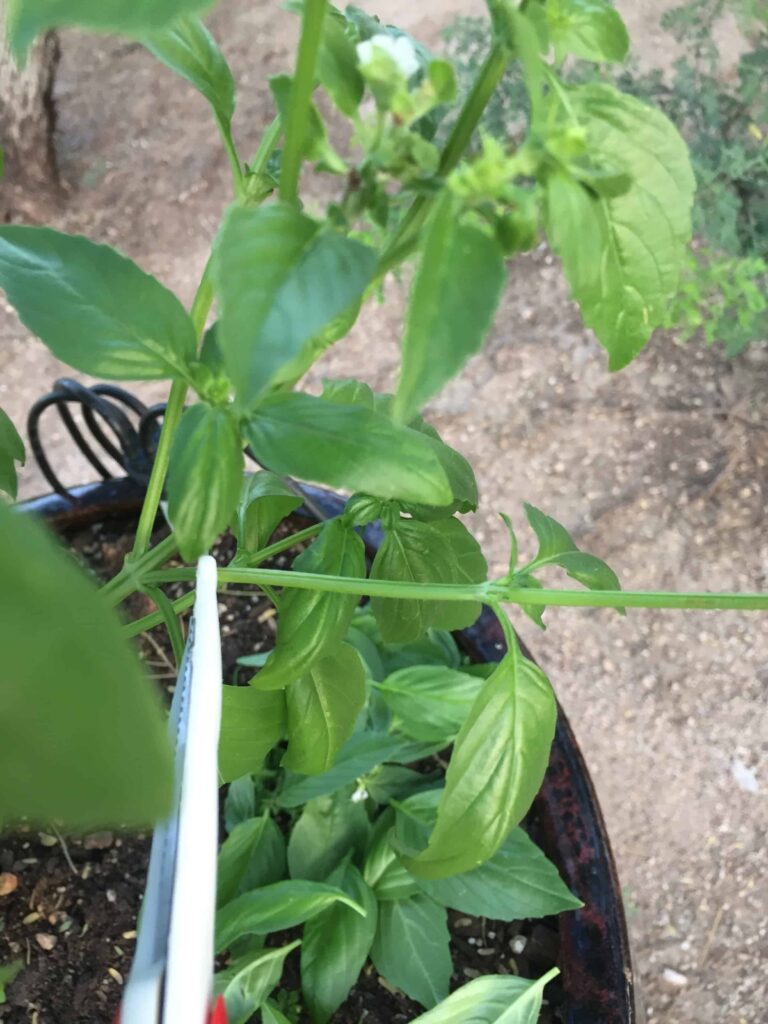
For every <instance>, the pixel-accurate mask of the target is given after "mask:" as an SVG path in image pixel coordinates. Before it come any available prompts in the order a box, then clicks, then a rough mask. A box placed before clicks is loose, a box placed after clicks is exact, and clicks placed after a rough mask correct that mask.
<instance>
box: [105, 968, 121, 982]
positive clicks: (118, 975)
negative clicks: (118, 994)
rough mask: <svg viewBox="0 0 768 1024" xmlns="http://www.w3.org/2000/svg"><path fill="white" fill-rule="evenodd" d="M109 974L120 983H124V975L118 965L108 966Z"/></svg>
mask: <svg viewBox="0 0 768 1024" xmlns="http://www.w3.org/2000/svg"><path fill="white" fill-rule="evenodd" d="M107 974H108V975H109V976H110V978H113V979H114V980H115V981H116V982H117V984H118V985H122V984H123V976H122V974H121V973H120V971H118V969H117V968H116V967H108V968H107Z"/></svg>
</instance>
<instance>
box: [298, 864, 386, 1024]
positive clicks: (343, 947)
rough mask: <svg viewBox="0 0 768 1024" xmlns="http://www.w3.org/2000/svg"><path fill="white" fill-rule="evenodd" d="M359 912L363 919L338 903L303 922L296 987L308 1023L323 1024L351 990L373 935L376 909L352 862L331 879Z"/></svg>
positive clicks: (363, 962)
mask: <svg viewBox="0 0 768 1024" xmlns="http://www.w3.org/2000/svg"><path fill="white" fill-rule="evenodd" d="M329 882H330V883H331V884H332V885H338V886H339V887H340V888H341V889H343V890H344V892H346V893H347V895H348V896H350V897H351V898H352V899H353V900H355V902H356V903H358V904H359V905H360V906H361V907H362V908H363V910H365V917H361V916H360V914H356V913H355V912H354V911H353V910H350V908H349V907H346V906H344V904H342V903H337V904H335V905H334V906H332V907H331V908H330V909H328V910H324V911H323V913H322V914H318V915H317V917H313V918H312V920H311V921H307V923H306V925H305V926H304V942H303V944H302V947H301V989H302V995H303V997H304V1002H305V1003H306V1006H307V1009H308V1010H309V1013H310V1017H311V1019H312V1022H313V1024H327V1021H329V1020H330V1019H331V1017H332V1016H333V1014H334V1013H335V1012H336V1010H337V1009H338V1008H339V1007H340V1006H341V1004H342V1003H343V1002H344V1000H345V999H346V998H347V996H348V995H349V993H350V991H351V990H352V987H353V985H354V984H355V982H356V981H357V979H358V977H359V976H360V972H361V971H362V969H363V966H364V965H365V961H366V960H367V959H368V952H369V950H370V948H371V945H372V943H373V937H374V935H375V934H376V923H377V920H378V906H377V904H376V898H375V896H374V895H373V893H372V892H371V890H370V888H369V887H368V886H367V885H366V884H365V882H364V880H363V877H362V875H361V874H360V872H359V871H358V870H357V868H356V867H355V866H354V864H350V863H348V862H347V863H346V864H342V865H340V866H339V868H338V869H337V870H336V871H335V872H334V873H333V875H331V877H330V879H329Z"/></svg>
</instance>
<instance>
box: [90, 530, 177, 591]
mask: <svg viewBox="0 0 768 1024" xmlns="http://www.w3.org/2000/svg"><path fill="white" fill-rule="evenodd" d="M177 551H178V544H177V543H176V538H175V536H174V535H173V534H172V533H171V534H169V535H168V536H167V537H166V538H165V540H161V541H160V543H159V544H156V545H155V546H154V547H153V548H152V549H151V550H150V551H146V552H145V553H144V554H143V555H141V557H140V558H136V559H133V560H129V561H128V562H127V564H125V565H124V566H123V568H122V569H121V570H120V572H119V573H118V574H117V576H114V577H113V578H112V579H111V580H110V581H109V582H108V583H105V584H104V586H103V587H102V590H101V592H102V594H104V596H105V597H106V598H107V599H108V600H109V602H110V603H111V604H120V602H121V601H123V600H124V599H125V598H126V597H128V595H129V594H132V593H133V592H134V591H135V590H136V589H137V586H138V584H139V582H140V580H141V577H142V574H143V573H145V572H149V571H150V570H152V569H159V568H160V566H161V565H162V564H163V562H167V561H168V559H169V558H173V556H174V555H175V554H176V552H177Z"/></svg>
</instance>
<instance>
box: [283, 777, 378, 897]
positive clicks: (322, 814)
mask: <svg viewBox="0 0 768 1024" xmlns="http://www.w3.org/2000/svg"><path fill="white" fill-rule="evenodd" d="M369 832H370V824H369V821H368V814H367V813H366V810H365V804H364V803H362V802H361V801H354V800H353V799H352V793H351V791H350V790H349V789H344V790H342V791H341V792H338V793H333V794H331V795H330V796H320V797H316V798H315V799H314V800H310V801H309V802H308V803H307V804H306V806H305V807H304V810H303V811H302V812H301V817H300V818H299V820H298V821H297V822H296V824H295V825H294V826H293V829H292V831H291V838H290V839H289V840H288V870H289V871H290V874H291V878H308V879H310V881H313V882H324V881H326V880H327V881H328V882H330V883H331V884H333V885H335V884H337V883H336V882H332V881H331V879H330V878H329V877H328V876H329V875H330V874H331V872H332V871H334V870H335V869H336V868H337V867H338V866H339V864H340V863H341V862H342V861H343V860H344V858H345V857H346V856H347V855H348V854H349V853H350V851H354V852H355V853H357V852H359V851H362V850H364V849H365V844H366V842H367V840H368V833H369Z"/></svg>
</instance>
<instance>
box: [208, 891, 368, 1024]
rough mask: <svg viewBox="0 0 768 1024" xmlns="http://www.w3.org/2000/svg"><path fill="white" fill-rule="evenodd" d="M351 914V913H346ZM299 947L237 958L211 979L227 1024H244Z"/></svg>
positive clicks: (276, 982) (268, 992) (265, 950)
mask: <svg viewBox="0 0 768 1024" xmlns="http://www.w3.org/2000/svg"><path fill="white" fill-rule="evenodd" d="M350 913H351V911H350ZM300 945H301V940H300V939H296V941H295V942H291V943H289V944H288V945H287V946H281V947H280V948H279V949H264V950H261V951H259V952H258V953H256V954H255V955H254V954H253V953H249V954H248V955H247V956H244V957H239V958H238V959H237V960H236V961H235V962H234V964H232V965H231V966H230V967H228V968H226V970H224V971H219V973H218V974H217V975H216V976H215V978H214V995H219V994H223V995H224V1001H225V1002H226V1004H227V1024H247V1022H248V1021H249V1020H251V1019H252V1017H253V1015H254V1013H256V1011H257V1010H258V1009H259V1007H260V1006H261V1005H262V1004H263V1003H264V1002H265V1001H266V999H267V996H268V995H269V994H270V992H271V991H272V989H273V988H275V986H276V985H278V984H279V983H280V978H281V977H282V975H283V967H284V965H285V960H286V957H287V956H288V954H289V953H292V952H293V950H294V949H296V948H297V947H298V946H300Z"/></svg>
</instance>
